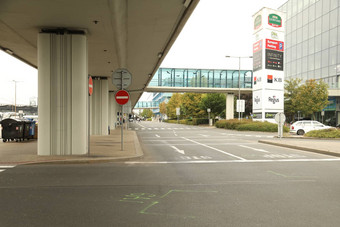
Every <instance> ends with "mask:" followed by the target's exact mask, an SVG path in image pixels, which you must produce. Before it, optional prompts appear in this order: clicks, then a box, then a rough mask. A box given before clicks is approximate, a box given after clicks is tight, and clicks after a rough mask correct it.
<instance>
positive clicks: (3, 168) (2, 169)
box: [0, 165, 15, 173]
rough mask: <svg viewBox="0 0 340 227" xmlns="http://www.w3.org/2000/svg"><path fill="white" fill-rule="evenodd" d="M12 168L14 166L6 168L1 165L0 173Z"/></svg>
mask: <svg viewBox="0 0 340 227" xmlns="http://www.w3.org/2000/svg"><path fill="white" fill-rule="evenodd" d="M13 167H15V166H11V165H6V166H5V165H3V166H1V165H0V173H1V172H4V171H6V170H7V169H11V168H13Z"/></svg>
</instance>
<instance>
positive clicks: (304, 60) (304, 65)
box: [301, 57, 308, 73]
mask: <svg viewBox="0 0 340 227" xmlns="http://www.w3.org/2000/svg"><path fill="white" fill-rule="evenodd" d="M301 65H302V72H303V73H304V72H307V69H308V58H307V57H304V58H302V63H301Z"/></svg>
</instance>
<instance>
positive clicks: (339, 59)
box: [336, 45, 340, 65]
mask: <svg viewBox="0 0 340 227" xmlns="http://www.w3.org/2000/svg"><path fill="white" fill-rule="evenodd" d="M337 53H338V57H337V59H338V60H337V63H336V64H337V65H339V64H340V45H338V51H337Z"/></svg>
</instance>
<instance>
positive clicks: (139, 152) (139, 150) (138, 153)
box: [1, 133, 144, 165]
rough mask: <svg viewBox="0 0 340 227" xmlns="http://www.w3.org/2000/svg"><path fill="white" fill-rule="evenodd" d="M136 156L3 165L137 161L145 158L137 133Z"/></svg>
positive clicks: (134, 139)
mask: <svg viewBox="0 0 340 227" xmlns="http://www.w3.org/2000/svg"><path fill="white" fill-rule="evenodd" d="M133 137H134V138H133V141H134V148H135V155H131V156H125V157H124V156H122V157H104V156H102V157H100V156H93V157H91V156H79V158H72V159H57V157H56V159H54V160H37V161H21V162H6V163H1V164H7V165H44V164H96V163H109V162H124V161H130V160H135V159H140V158H142V157H143V156H144V152H143V150H142V148H141V145H140V143H139V139H138V136H137V133H134V136H133Z"/></svg>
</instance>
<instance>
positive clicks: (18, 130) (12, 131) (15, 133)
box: [0, 118, 25, 142]
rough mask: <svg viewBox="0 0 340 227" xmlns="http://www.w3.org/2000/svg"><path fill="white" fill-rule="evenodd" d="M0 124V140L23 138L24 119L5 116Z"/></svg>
mask: <svg viewBox="0 0 340 227" xmlns="http://www.w3.org/2000/svg"><path fill="white" fill-rule="evenodd" d="M0 124H1V125H2V140H3V141H4V142H6V141H10V140H11V141H13V140H15V141H16V142H18V141H19V140H22V139H24V127H25V121H22V120H17V119H12V118H7V119H3V120H2V121H1V122H0Z"/></svg>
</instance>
